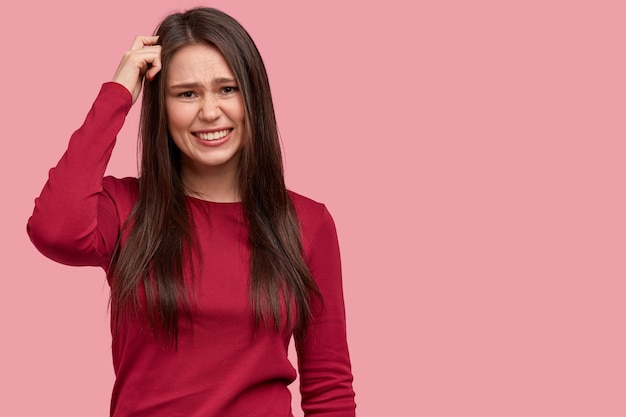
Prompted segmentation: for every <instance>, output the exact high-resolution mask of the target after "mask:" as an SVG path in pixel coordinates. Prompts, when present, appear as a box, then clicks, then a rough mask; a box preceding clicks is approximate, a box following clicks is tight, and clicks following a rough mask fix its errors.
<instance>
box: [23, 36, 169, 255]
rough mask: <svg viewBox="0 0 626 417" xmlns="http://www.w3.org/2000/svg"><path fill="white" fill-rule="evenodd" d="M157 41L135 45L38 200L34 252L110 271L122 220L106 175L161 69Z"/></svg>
mask: <svg viewBox="0 0 626 417" xmlns="http://www.w3.org/2000/svg"><path fill="white" fill-rule="evenodd" d="M157 39H158V38H157V37H156V36H138V37H137V38H136V39H135V41H134V42H133V45H132V46H131V49H130V50H129V51H127V52H126V53H125V54H124V56H123V58H122V60H121V62H120V64H119V66H118V68H117V70H116V72H115V75H114V77H113V82H110V83H106V84H104V85H103V86H102V89H101V90H100V94H99V95H98V98H97V99H96V101H95V102H94V104H93V106H92V108H91V110H90V111H89V113H88V115H87V118H86V120H85V122H84V124H83V125H82V126H81V127H80V129H78V130H77V131H76V132H75V133H74V134H73V135H72V138H71V139H70V143H69V146H68V149H67V151H66V152H65V154H64V155H63V157H62V158H61V160H60V161H59V163H58V164H57V166H56V167H55V168H53V169H51V170H50V174H49V178H48V182H47V183H46V185H45V186H44V188H43V190H42V192H41V195H40V196H39V198H37V199H36V200H35V209H34V211H33V215H32V217H31V218H30V219H29V221H28V225H27V231H28V234H29V236H30V238H31V240H32V241H33V243H34V244H35V246H36V247H37V248H38V249H39V250H40V251H41V252H42V253H43V254H44V255H46V256H48V257H49V258H51V259H53V260H55V261H58V262H61V263H65V264H69V265H100V266H106V264H107V263H108V259H109V258H110V256H111V254H112V251H113V250H114V247H115V244H116V242H117V235H118V233H119V229H120V219H119V216H118V210H117V207H116V202H115V199H114V198H113V196H111V195H109V192H108V191H109V190H107V189H106V187H104V186H103V175H104V172H105V170H106V166H107V164H108V162H109V159H110V157H111V152H112V151H113V147H114V145H115V139H116V136H117V134H118V132H119V130H120V129H121V128H122V125H123V124H124V120H125V118H126V115H127V114H128V111H129V110H130V108H131V106H132V104H133V103H134V102H135V100H136V99H137V96H138V95H139V92H140V91H141V84H142V80H143V77H144V75H145V76H147V77H148V78H150V79H152V78H154V76H155V75H156V74H157V73H158V71H159V70H160V68H161V64H160V51H161V47H160V46H158V45H155V43H156V41H157ZM112 188H115V187H114V186H113V184H112Z"/></svg>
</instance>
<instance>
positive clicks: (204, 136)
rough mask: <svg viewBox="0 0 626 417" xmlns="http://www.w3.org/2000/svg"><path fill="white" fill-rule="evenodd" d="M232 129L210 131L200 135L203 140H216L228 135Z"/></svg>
mask: <svg viewBox="0 0 626 417" xmlns="http://www.w3.org/2000/svg"><path fill="white" fill-rule="evenodd" d="M229 132H230V129H225V130H220V131H218V132H209V133H198V137H199V138H200V139H202V140H216V139H222V138H223V137H224V136H226V135H228V133H229Z"/></svg>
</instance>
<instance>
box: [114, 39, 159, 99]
mask: <svg viewBox="0 0 626 417" xmlns="http://www.w3.org/2000/svg"><path fill="white" fill-rule="evenodd" d="M158 39H159V37H158V36H137V37H136V38H135V40H134V41H133V44H132V46H131V47H130V49H129V50H128V51H126V53H124V56H123V57H122V61H121V62H120V65H119V66H118V67H117V70H116V71H115V75H114V76H113V81H115V82H116V83H119V84H122V85H123V86H124V87H126V89H127V90H128V91H130V93H131V94H132V96H133V103H134V102H135V101H136V100H137V97H139V93H140V92H141V83H142V81H143V77H144V76H145V77H146V78H148V79H149V80H152V79H154V77H155V76H156V75H157V73H158V72H159V71H161V46H160V45H157V44H156V43H157V40H158Z"/></svg>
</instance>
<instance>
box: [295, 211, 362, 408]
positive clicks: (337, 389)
mask: <svg viewBox="0 0 626 417" xmlns="http://www.w3.org/2000/svg"><path fill="white" fill-rule="evenodd" d="M307 263H308V265H309V268H310V270H311V273H312V274H313V278H314V279H315V282H316V283H317V285H318V287H319V289H320V291H321V293H322V298H323V301H322V303H315V304H314V305H313V318H312V320H311V322H310V324H309V326H308V328H307V334H306V337H305V339H304V340H303V341H302V342H298V343H296V349H297V352H298V370H299V373H300V391H301V394H302V409H303V410H304V412H305V415H306V416H333V417H353V416H354V415H355V407H356V406H355V403H354V390H353V388H352V379H353V378H352V371H351V366H350V356H349V354H348V344H347V340H346V316H345V308H344V300H343V288H342V281H341V260H340V255H339V244H338V242H337V233H336V230H335V224H334V222H333V219H332V217H331V215H330V213H329V212H328V211H327V210H326V208H324V209H323V212H322V213H321V218H320V220H319V223H318V227H317V230H316V231H315V232H314V235H313V238H312V240H311V243H310V250H309V252H308V253H307Z"/></svg>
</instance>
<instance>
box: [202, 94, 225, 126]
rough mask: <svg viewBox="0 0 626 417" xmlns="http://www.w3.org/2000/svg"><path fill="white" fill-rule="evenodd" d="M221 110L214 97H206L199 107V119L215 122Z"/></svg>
mask: <svg viewBox="0 0 626 417" xmlns="http://www.w3.org/2000/svg"><path fill="white" fill-rule="evenodd" d="M220 114H221V109H220V106H219V102H218V100H217V98H216V97H214V96H207V97H206V98H205V99H204V100H203V102H202V107H200V114H199V117H200V118H201V119H204V120H215V119H217V118H218V117H220Z"/></svg>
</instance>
